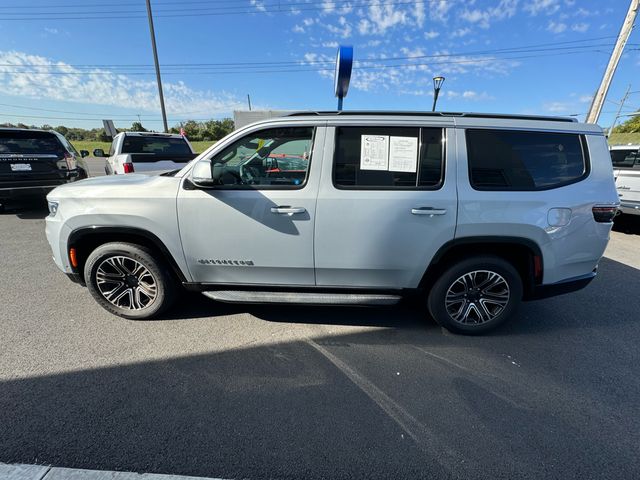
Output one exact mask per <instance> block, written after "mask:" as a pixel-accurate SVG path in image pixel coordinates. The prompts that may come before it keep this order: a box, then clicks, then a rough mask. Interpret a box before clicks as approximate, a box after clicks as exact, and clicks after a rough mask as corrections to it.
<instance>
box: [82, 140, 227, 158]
mask: <svg viewBox="0 0 640 480" xmlns="http://www.w3.org/2000/svg"><path fill="white" fill-rule="evenodd" d="M71 143H72V144H73V146H74V147H76V150H78V151H80V150H88V151H89V154H90V155H93V151H94V150H95V149H96V148H101V149H102V150H104V152H105V153H107V152H109V147H111V142H92V141H84V140H82V141H81V140H74V141H72V142H71ZM214 143H216V142H191V145H192V146H193V149H194V150H195V151H196V152H197V153H202V152H204V151H205V150H206V149H207V148H209V147H210V146H211V145H213V144H214Z"/></svg>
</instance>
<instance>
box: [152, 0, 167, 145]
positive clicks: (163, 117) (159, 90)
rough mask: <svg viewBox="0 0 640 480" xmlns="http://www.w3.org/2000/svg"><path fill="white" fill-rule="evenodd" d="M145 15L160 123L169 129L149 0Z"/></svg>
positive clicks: (165, 128)
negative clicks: (160, 114)
mask: <svg viewBox="0 0 640 480" xmlns="http://www.w3.org/2000/svg"><path fill="white" fill-rule="evenodd" d="M147 16H148V17H149V32H150V33H151V49H152V50H153V61H154V63H155V65H156V80H157V81H158V95H159V96H160V110H161V111H162V124H163V125H164V132H165V133H167V132H168V131H169V126H168V125H167V111H166V110H165V108H164V94H163V93H162V79H161V78H160V64H159V63H158V49H157V48H156V32H155V30H154V29H153V14H152V13H151V0H147Z"/></svg>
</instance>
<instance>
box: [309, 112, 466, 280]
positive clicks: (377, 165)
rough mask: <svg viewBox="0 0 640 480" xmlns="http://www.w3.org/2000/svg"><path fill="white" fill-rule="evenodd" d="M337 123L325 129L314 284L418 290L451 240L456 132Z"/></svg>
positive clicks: (436, 126)
mask: <svg viewBox="0 0 640 480" xmlns="http://www.w3.org/2000/svg"><path fill="white" fill-rule="evenodd" d="M433 121H434V123H433V125H431V126H412V125H410V124H408V125H397V124H396V125H395V126H388V125H381V124H378V125H376V124H369V125H366V124H359V125H353V124H352V125H349V124H344V125H340V124H336V125H335V126H334V127H333V128H329V129H328V132H327V140H326V142H327V145H328V148H325V152H326V153H325V158H324V163H323V165H324V168H323V172H322V177H323V178H322V181H321V187H320V192H319V196H318V205H317V212H316V234H315V262H316V283H317V285H318V286H327V287H368V288H389V289H401V288H412V287H416V286H417V285H418V284H419V282H420V279H421V278H422V276H423V274H424V272H425V270H426V268H427V266H428V265H429V263H430V261H431V259H432V258H433V256H434V255H435V253H436V252H437V250H438V248H440V246H442V245H443V244H444V243H445V242H447V241H448V240H451V239H452V238H453V237H454V233H455V226H456V215H457V205H456V203H457V194H456V171H455V135H456V133H455V129H453V128H446V127H447V122H448V120H447V119H433Z"/></svg>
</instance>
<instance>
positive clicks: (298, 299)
mask: <svg viewBox="0 0 640 480" xmlns="http://www.w3.org/2000/svg"><path fill="white" fill-rule="evenodd" d="M202 293H203V294H204V295H206V296H207V297H209V298H211V299H213V300H216V301H218V302H227V303H305V304H313V305H395V304H396V303H398V302H399V301H400V299H401V298H402V297H400V296H399V295H382V294H364V293H313V292H250V291H243V290H218V291H212V292H202Z"/></svg>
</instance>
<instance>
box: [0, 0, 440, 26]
mask: <svg viewBox="0 0 640 480" xmlns="http://www.w3.org/2000/svg"><path fill="white" fill-rule="evenodd" d="M435 1H441V0H392V1H385V0H375V1H373V2H370V1H367V2H365V3H362V2H363V0H359V2H360V3H356V2H350V6H351V7H355V8H357V7H372V6H386V5H389V6H392V5H394V6H399V5H416V4H424V3H431V2H435ZM447 1H453V0H447ZM285 5H286V6H293V7H294V8H282V5H276V4H273V5H272V4H270V5H269V6H270V7H273V6H277V8H267V7H262V6H261V5H255V6H252V7H251V8H249V9H246V7H222V8H220V7H219V8H218V10H223V9H226V10H228V9H230V8H245V10H235V11H213V12H211V11H209V10H212V9H213V8H209V9H200V10H196V9H192V10H189V9H186V10H187V11H188V12H193V13H164V12H169V11H170V10H163V13H160V14H158V15H155V17H156V18H179V17H202V16H221V15H244V14H249V13H294V12H302V11H334V10H338V11H339V10H340V7H339V6H338V7H336V5H339V2H337V1H333V2H315V3H309V2H304V3H299V4H293V3H287V4H285ZM295 5H300V6H295ZM303 5H307V6H308V5H320V6H308V7H304V6H303ZM171 11H173V10H171ZM178 11H179V12H184V11H185V9H180V10H178ZM112 13H113V14H118V15H111V14H112ZM122 13H123V12H122V11H120V10H113V11H103V12H87V13H84V12H83V13H78V14H71V13H67V12H61V13H57V12H32V13H22V14H21V15H22V17H11V18H0V21H14V20H21V21H29V20H105V19H137V18H145V17H146V16H145V15H126V16H123V15H122ZM126 13H138V11H134V10H131V11H129V12H126ZM9 14H12V15H16V13H7V12H3V13H2V15H9ZM25 15H30V16H25ZM38 15H54V16H42V17H41V16H38ZM60 15H73V16H60ZM88 15H91V16H88Z"/></svg>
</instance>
